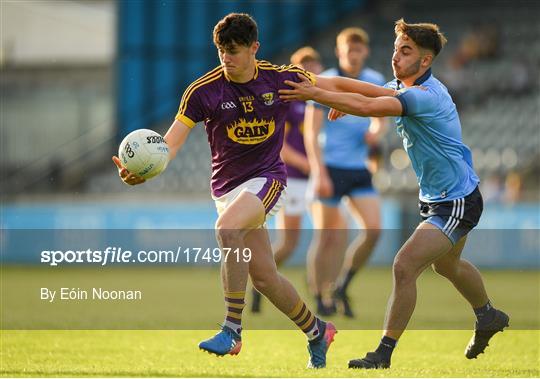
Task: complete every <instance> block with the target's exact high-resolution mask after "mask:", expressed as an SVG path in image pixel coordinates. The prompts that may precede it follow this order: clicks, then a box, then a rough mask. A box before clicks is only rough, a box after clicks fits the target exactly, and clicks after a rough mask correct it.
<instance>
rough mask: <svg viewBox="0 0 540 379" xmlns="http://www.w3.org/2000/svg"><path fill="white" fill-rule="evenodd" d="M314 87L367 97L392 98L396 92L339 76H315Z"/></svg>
mask: <svg viewBox="0 0 540 379" xmlns="http://www.w3.org/2000/svg"><path fill="white" fill-rule="evenodd" d="M315 86H317V87H319V88H321V89H324V90H327V91H332V92H351V93H359V94H361V95H364V96H367V97H379V96H394V95H395V94H396V91H395V90H393V89H390V88H386V87H382V86H378V85H376V84H373V83H368V82H363V81H361V80H356V79H351V78H344V77H341V76H317V81H316V82H315Z"/></svg>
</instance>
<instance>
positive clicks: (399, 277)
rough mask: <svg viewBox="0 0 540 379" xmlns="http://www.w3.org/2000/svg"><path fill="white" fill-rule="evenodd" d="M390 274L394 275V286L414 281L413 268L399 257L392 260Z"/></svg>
mask: <svg viewBox="0 0 540 379" xmlns="http://www.w3.org/2000/svg"><path fill="white" fill-rule="evenodd" d="M392 273H393V275H394V281H395V283H396V284H400V283H405V282H409V281H411V280H415V279H416V274H415V270H414V266H413V265H411V264H410V262H408V261H407V260H406V259H404V258H401V257H399V256H398V257H396V259H394V264H393V265H392Z"/></svg>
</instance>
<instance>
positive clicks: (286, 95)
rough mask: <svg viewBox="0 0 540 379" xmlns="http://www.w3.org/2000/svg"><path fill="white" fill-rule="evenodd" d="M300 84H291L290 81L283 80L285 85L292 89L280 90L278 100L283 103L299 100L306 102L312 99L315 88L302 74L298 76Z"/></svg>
mask: <svg viewBox="0 0 540 379" xmlns="http://www.w3.org/2000/svg"><path fill="white" fill-rule="evenodd" d="M298 77H299V78H300V82H298V83H297V82H293V81H291V80H285V82H284V83H285V84H286V85H288V86H289V87H292V89H280V90H279V98H280V99H281V100H285V101H292V100H301V101H306V100H310V99H313V96H314V95H315V93H316V92H317V88H316V87H315V86H314V85H313V84H311V82H310V81H309V79H308V78H306V77H305V76H304V75H302V74H298Z"/></svg>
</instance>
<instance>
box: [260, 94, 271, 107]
mask: <svg viewBox="0 0 540 379" xmlns="http://www.w3.org/2000/svg"><path fill="white" fill-rule="evenodd" d="M261 98H262V99H263V101H264V104H265V105H272V104H274V93H273V92H267V93H263V94H262V95H261Z"/></svg>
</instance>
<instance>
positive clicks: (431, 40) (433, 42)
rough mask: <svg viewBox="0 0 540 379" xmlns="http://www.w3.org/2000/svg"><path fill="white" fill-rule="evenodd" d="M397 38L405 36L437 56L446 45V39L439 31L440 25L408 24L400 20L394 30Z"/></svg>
mask: <svg viewBox="0 0 540 379" xmlns="http://www.w3.org/2000/svg"><path fill="white" fill-rule="evenodd" d="M394 31H395V33H396V36H399V35H401V34H405V35H406V36H407V37H409V38H410V39H412V40H413V41H414V43H416V44H417V45H418V46H419V47H421V48H423V49H427V50H430V51H432V52H433V53H434V54H435V56H437V55H438V54H439V52H440V51H441V50H442V48H443V46H444V45H445V44H446V37H445V36H444V34H442V33H441V31H440V30H439V25H437V24H429V23H419V24H407V23H406V22H405V20H403V19H402V18H400V19H399V20H397V21H396V26H395V28H394Z"/></svg>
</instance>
